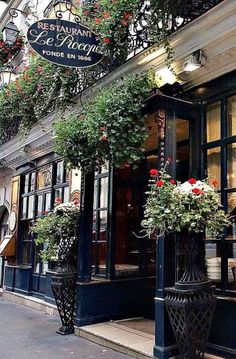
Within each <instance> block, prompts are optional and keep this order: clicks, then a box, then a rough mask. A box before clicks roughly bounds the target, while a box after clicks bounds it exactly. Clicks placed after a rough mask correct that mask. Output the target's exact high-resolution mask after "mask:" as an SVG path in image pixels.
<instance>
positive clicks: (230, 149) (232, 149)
mask: <svg viewBox="0 0 236 359" xmlns="http://www.w3.org/2000/svg"><path fill="white" fill-rule="evenodd" d="M235 171H236V143H232V144H231V145H228V146H227V187H228V188H232V187H236V172H235Z"/></svg>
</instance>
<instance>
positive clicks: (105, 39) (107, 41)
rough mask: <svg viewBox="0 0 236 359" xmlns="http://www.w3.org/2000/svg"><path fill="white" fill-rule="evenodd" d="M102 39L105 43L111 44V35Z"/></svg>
mask: <svg viewBox="0 0 236 359" xmlns="http://www.w3.org/2000/svg"><path fill="white" fill-rule="evenodd" d="M102 41H103V43H104V44H110V42H111V40H110V39H109V37H104V38H103V39H102Z"/></svg>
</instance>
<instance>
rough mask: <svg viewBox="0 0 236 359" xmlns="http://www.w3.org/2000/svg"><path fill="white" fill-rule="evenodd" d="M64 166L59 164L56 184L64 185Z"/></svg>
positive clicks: (61, 163)
mask: <svg viewBox="0 0 236 359" xmlns="http://www.w3.org/2000/svg"><path fill="white" fill-rule="evenodd" d="M63 174H64V166H63V162H62V161H61V162H58V163H57V175H56V184H59V183H63Z"/></svg>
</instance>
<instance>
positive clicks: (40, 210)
mask: <svg viewBox="0 0 236 359" xmlns="http://www.w3.org/2000/svg"><path fill="white" fill-rule="evenodd" d="M30 3H32V4H31V8H30V10H29V7H28V5H29V4H28V2H26V1H17V0H14V1H13V0H12V1H10V2H9V3H8V5H7V7H6V9H5V10H4V12H3V14H2V17H1V19H0V29H1V30H3V28H4V26H5V25H6V24H7V22H8V21H9V19H10V15H9V9H10V8H17V9H19V10H21V13H20V15H19V17H18V18H17V19H16V20H15V21H16V23H17V26H18V27H19V28H20V29H21V30H22V31H23V32H25V33H26V31H27V27H29V26H30V21H32V16H35V18H34V21H36V20H38V19H40V18H42V17H43V12H44V11H45V9H47V8H48V6H49V5H50V4H49V3H50V1H44V2H43V3H42V4H41V5H40V7H39V8H37V7H36V5H34V2H33V1H32V2H30ZM191 3H192V7H191V6H190V7H189V8H188V10H189V13H188V15H186V18H185V19H184V21H183V24H184V25H182V26H179V27H178V26H177V28H176V29H175V31H174V32H173V34H172V37H171V46H172V47H173V50H174V55H173V56H174V61H173V64H172V67H173V69H174V71H172V72H171V71H169V69H168V67H167V66H166V53H165V49H164V48H163V47H162V46H161V45H155V44H154V45H152V46H150V47H147V48H144V49H143V50H142V51H138V52H137V53H136V54H135V56H130V58H129V60H128V61H127V62H125V63H124V64H121V65H120V66H119V67H117V68H115V69H113V70H112V71H110V72H109V73H107V74H106V76H104V77H103V78H100V79H98V80H97V83H98V84H99V85H101V86H102V87H106V86H109V85H112V83H113V82H114V81H117V80H118V79H119V78H120V77H122V76H125V75H127V74H130V73H139V72H141V71H145V70H148V69H150V68H152V69H154V71H155V72H156V74H157V77H158V78H159V79H161V82H159V86H158V89H157V88H156V89H152V91H150V93H149V94H147V98H146V100H145V101H144V106H143V110H142V111H143V115H144V116H145V126H146V130H147V132H148V136H147V139H146V140H145V143H144V149H145V153H144V156H143V159H142V160H141V161H140V162H139V164H138V166H137V168H133V167H132V166H129V165H124V166H123V167H121V168H115V167H113V166H111V165H110V164H109V163H107V164H106V165H104V166H102V167H100V168H98V169H96V171H95V172H94V173H89V174H86V175H85V174H83V173H81V171H80V170H79V169H73V170H68V169H67V167H66V163H65V162H64V161H63V158H61V157H60V156H59V155H58V154H56V153H55V151H54V132H53V129H52V124H53V122H54V121H55V120H57V119H56V118H55V117H56V115H55V112H52V113H50V114H48V115H47V116H45V117H44V118H42V119H41V120H40V122H39V123H36V124H35V125H34V126H32V128H31V130H30V132H29V133H28V134H27V136H26V137H25V138H23V139H22V138H20V136H19V135H18V134H17V133H16V134H15V135H14V136H12V138H8V139H7V140H5V141H4V139H3V140H2V144H1V145H0V161H1V168H0V236H1V237H0V240H1V241H0V255H1V261H0V286H2V287H3V288H4V291H6V292H14V293H19V294H22V295H24V296H29V297H31V296H33V297H37V298H40V299H42V300H44V301H45V302H47V303H54V299H53V294H52V290H51V277H52V275H53V273H54V272H55V270H56V265H55V263H50V262H42V260H41V258H40V256H39V253H38V249H37V247H36V246H35V243H34V240H35V238H34V234H33V232H32V230H31V227H32V225H33V223H34V221H35V220H37V219H38V218H41V217H42V216H43V215H46V214H47V213H48V212H50V211H51V210H52V209H53V206H54V203H55V202H56V199H58V198H60V200H61V202H63V203H64V202H69V201H73V200H74V199H76V200H79V201H80V206H81V218H80V226H79V235H78V238H79V239H78V278H77V286H76V300H77V306H76V307H77V309H76V320H75V331H76V330H77V329H78V328H80V327H83V326H85V325H90V324H95V323H100V322H106V321H110V320H118V319H127V318H135V317H144V318H148V319H151V320H153V321H155V343H154V357H157V358H171V357H173V356H175V355H177V354H178V351H177V347H176V343H175V339H174V335H173V332H172V328H171V326H170V322H169V319H168V316H167V312H166V308H165V288H166V287H172V286H173V285H174V283H175V281H176V280H177V279H178V276H179V269H178V253H176V252H175V245H174V238H173V237H172V236H170V237H168V238H165V239H163V238H162V239H160V240H158V241H157V239H156V237H155V236H151V237H150V238H147V237H143V235H142V233H141V229H142V228H141V221H142V218H143V210H144V209H143V206H144V204H145V198H146V195H145V193H146V191H147V189H148V181H149V171H150V169H152V168H162V166H163V163H166V161H167V160H168V162H169V166H168V172H169V173H170V174H171V176H172V177H173V178H174V179H176V180H179V181H185V180H187V179H188V178H191V177H194V178H199V179H203V178H206V177H208V178H210V179H214V180H216V182H215V183H216V186H217V191H218V192H219V197H220V199H221V202H222V204H223V206H224V209H225V210H226V212H227V213H229V214H230V215H231V216H232V218H233V220H232V226H231V227H230V228H229V229H228V230H227V231H225V235H224V236H223V237H221V238H210V237H209V236H208V234H207V233H206V240H205V243H206V271H207V275H208V278H209V279H210V280H211V281H212V282H213V285H214V286H215V293H216V295H217V298H218V300H217V307H216V311H215V314H214V318H213V324H212V328H211V333H210V337H209V341H208V348H207V349H208V350H207V351H208V352H209V353H213V354H215V355H219V356H221V357H223V358H235V357H236V334H235V333H236V331H235V325H236V232H235V221H234V217H233V216H234V215H235V206H236V177H235V169H236V156H235V153H236V65H235V64H236V62H235V60H236V45H235V44H236V27H235V23H236V4H235V2H234V0H224V1H199V2H198V5H197V8H196V5H194V2H191ZM33 5H34V7H33ZM32 9H33V10H32ZM191 10H192V13H191ZM36 12H37V16H36V15H35V14H36ZM32 14H33V15H32ZM17 21H18V22H17ZM22 24H24V25H23V26H22ZM25 56H26V58H27V51H25V50H21V53H19V54H18V55H17V56H16V57H15V58H14V59H13V60H12V61H13V63H14V66H16V65H18V64H19V63H20V64H21V63H22V61H25ZM17 62H18V63H17ZM188 65H196V67H197V68H196V69H195V71H192V70H191V71H190V70H189V67H188V68H187V66H188ZM19 66H21V65H19ZM186 69H187V70H186ZM98 91H99V87H98V86H90V87H89V88H87V89H85V90H84V91H83V92H82V93H79V94H76V96H75V101H76V102H77V104H78V103H80V102H81V103H82V102H83V101H84V102H86V101H87V99H89V98H92V97H93V96H95V95H96V93H97V92H98ZM72 107H73V105H72ZM65 116H66V115H65Z"/></svg>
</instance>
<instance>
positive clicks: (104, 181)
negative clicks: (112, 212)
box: [100, 177, 108, 208]
mask: <svg viewBox="0 0 236 359" xmlns="http://www.w3.org/2000/svg"><path fill="white" fill-rule="evenodd" d="M100 186H101V192H100V208H105V207H107V199H108V177H105V178H101V181H100Z"/></svg>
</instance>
